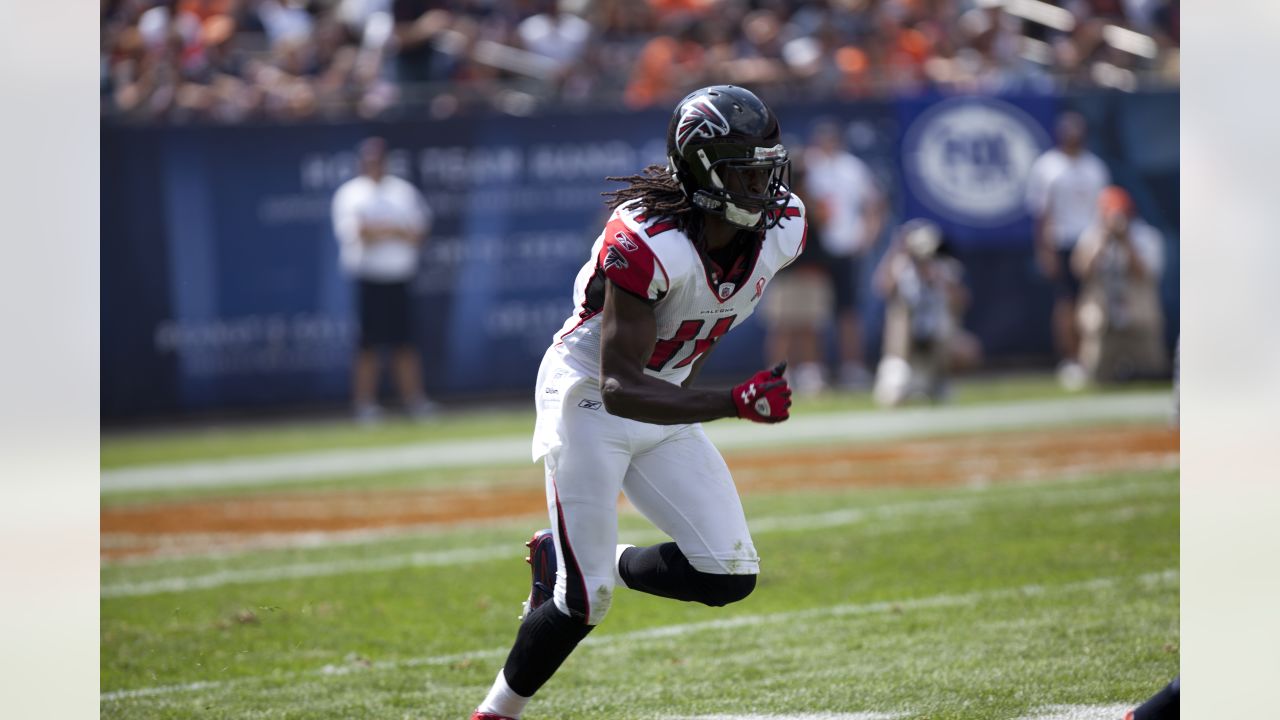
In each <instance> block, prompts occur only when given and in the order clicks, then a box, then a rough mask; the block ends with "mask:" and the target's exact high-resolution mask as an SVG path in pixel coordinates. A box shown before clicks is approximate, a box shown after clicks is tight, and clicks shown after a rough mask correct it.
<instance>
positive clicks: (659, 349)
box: [646, 315, 738, 370]
mask: <svg viewBox="0 0 1280 720" xmlns="http://www.w3.org/2000/svg"><path fill="white" fill-rule="evenodd" d="M737 317H738V316H737V315H730V316H729V317H722V318H720V319H719V320H716V323H715V324H714V325H712V326H711V331H710V332H708V333H707V336H706V337H705V338H701V339H695V338H697V337H698V333H699V332H701V331H702V326H703V324H705V322H706V321H705V320H685V321H684V322H682V323H680V327H678V328H676V334H675V335H674V336H672V337H671V338H670V339H669V340H659V341H658V342H656V343H654V345H653V354H652V355H650V356H649V364H648V365H646V367H648V368H649V369H650V370H661V369H662V368H664V367H666V365H667V363H669V362H671V358H673V357H675V355H676V353H677V352H679V351H680V348H682V347H684V344H685V343H687V342H689V341H691V340H692V341H693V352H691V353H689V356H688V357H686V358H685V359H683V360H681V361H680V362H678V363H676V364H675V367H678V368H682V367H684V366H686V365H688V364H689V363H691V362H693V361H694V360H696V359H697V358H698V356H699V355H701V354H702V353H704V352H706V351H707V350H708V349H710V348H711V345H712V344H714V343H715V341H716V340H718V339H719V338H720V336H721V335H724V334H725V333H727V332H729V328H731V327H733V321H734V320H735V319H737Z"/></svg>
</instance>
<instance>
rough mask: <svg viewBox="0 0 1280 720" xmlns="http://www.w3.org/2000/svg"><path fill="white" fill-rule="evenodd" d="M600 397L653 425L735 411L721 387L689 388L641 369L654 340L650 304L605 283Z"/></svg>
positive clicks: (712, 417) (614, 412) (622, 412)
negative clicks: (647, 373) (714, 388)
mask: <svg viewBox="0 0 1280 720" xmlns="http://www.w3.org/2000/svg"><path fill="white" fill-rule="evenodd" d="M600 328H601V338H600V397H601V399H602V400H604V407H605V409H606V410H608V411H609V413H610V414H612V415H618V416H620V417H625V418H630V419H632V420H639V421H641V422H647V423H655V424H658V425H678V424H680V423H694V422H703V421H705V420H715V419H718V418H723V417H733V416H734V415H737V409H736V407H735V406H734V403H733V400H732V399H731V398H730V396H729V393H728V392H727V391H725V390H691V389H687V388H682V387H680V386H678V385H672V384H671V383H669V382H666V381H665V380H659V379H658V378H655V377H653V376H651V375H646V374H645V372H644V366H645V363H647V362H649V355H650V354H652V353H653V346H654V343H655V342H657V340H658V325H657V321H656V319H655V318H654V314H653V306H651V305H650V304H649V303H647V302H645V301H644V300H641V299H640V298H638V297H636V296H634V295H632V294H630V293H628V292H627V291H625V290H620V289H618V287H617V286H616V285H614V283H613V281H609V282H607V283H605V290H604V313H603V315H602V316H601V325H600Z"/></svg>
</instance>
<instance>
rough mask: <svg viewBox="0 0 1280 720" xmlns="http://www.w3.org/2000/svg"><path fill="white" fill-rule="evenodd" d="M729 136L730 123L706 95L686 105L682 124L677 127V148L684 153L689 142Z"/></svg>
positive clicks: (681, 115) (681, 120)
mask: <svg viewBox="0 0 1280 720" xmlns="http://www.w3.org/2000/svg"><path fill="white" fill-rule="evenodd" d="M728 134H729V121H728V120H726V119H725V118H724V115H722V114H721V113H720V110H719V109H717V108H716V106H715V105H712V104H711V99H710V98H708V97H706V96H705V95H704V96H702V97H699V98H694V99H693V100H690V101H689V102H687V103H685V104H684V108H683V109H682V110H681V112H680V122H679V124H678V125H676V148H677V149H679V151H680V152H684V148H685V146H686V145H688V144H689V140H690V139H692V138H694V137H695V136H696V137H703V138H713V137H718V136H721V135H728Z"/></svg>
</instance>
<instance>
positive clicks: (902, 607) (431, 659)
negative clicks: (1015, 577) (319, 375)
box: [99, 569, 1178, 720]
mask: <svg viewBox="0 0 1280 720" xmlns="http://www.w3.org/2000/svg"><path fill="white" fill-rule="evenodd" d="M1133 579H1134V580H1136V581H1137V582H1139V583H1143V584H1164V583H1173V582H1177V581H1178V571H1177V570H1173V569H1169V570H1164V571H1162V572H1154V573H1146V574H1143V575H1139V576H1137V577H1136V578H1133ZM1126 580H1127V579H1126V578H1115V577H1103V578H1094V579H1092V580H1083V581H1080V582H1074V583H1064V584H1062V585H1022V586H1017V587H1009V588H1000V589H996V590H987V591H982V592H973V593H964V594H959V595H955V594H941V595H933V596H930V597H924V598H907V599H903V600H892V601H881V602H872V603H847V604H841V605H832V606H828V607H821V608H810V609H806V610H796V611H793V612H779V613H768V614H756V615H738V616H734V617H730V618H725V619H721V620H708V621H703V622H694V623H683V624H678V625H664V626H660V627H656V628H648V629H645V630H636V631H633V632H627V633H617V634H614V635H591V636H588V637H587V639H586V640H584V641H583V642H582V645H583V646H584V647H589V648H599V647H610V646H619V645H621V646H624V647H626V646H629V645H631V644H633V643H638V642H645V641H648V640H661V639H667V638H674V637H682V636H685V635H691V634H693V633H699V632H714V631H723V630H737V629H740V628H747V627H756V626H760V625H766V624H776V623H793V622H803V621H806V620H822V619H829V618H834V617H852V616H858V615H871V614H880V613H886V612H894V613H897V612H903V611H908V610H918V609H930V608H945V607H964V606H972V605H976V604H979V603H982V602H986V601H991V600H998V599H1002V598H1008V597H1025V596H1032V597H1040V596H1046V595H1054V594H1063V593H1070V592H1079V591H1086V590H1091V591H1097V590H1102V589H1106V588H1109V587H1113V586H1115V585H1117V584H1119V583H1121V582H1125V581H1126ZM508 650H509V648H507V647H502V648H490V649H486V650H478V651H473V652H464V653H451V654H448V655H435V656H428V657H421V658H409V659H406V660H395V661H383V662H375V663H371V664H369V665H367V666H356V665H353V666H333V665H326V666H324V667H322V668H318V669H316V670H312V671H309V672H295V673H288V674H283V675H280V674H273V675H271V676H270V677H269V678H267V677H265V676H261V677H244V678H237V679H233V680H215V681H205V682H194V683H184V684H181V685H160V686H154V687H145V688H135V689H132V690H113V691H110V692H104V693H101V695H100V696H99V699H100V700H101V701H102V702H112V701H117V700H128V699H134V698H144V697H150V696H156V695H172V694H182V693H190V692H198V691H203V690H223V689H227V688H231V687H234V686H239V685H243V684H245V683H249V682H255V681H261V680H264V679H270V680H272V681H276V682H294V681H297V680H305V679H308V678H310V679H320V678H327V677H335V676H340V675H347V674H351V673H357V672H369V671H374V670H395V669H402V668H409V667H419V666H424V665H452V664H454V663H458V662H463V661H466V660H480V659H493V658H501V657H504V656H505V655H506V654H507V652H508ZM1073 707H1074V706H1073ZM1050 710H1053V709H1052V708H1051V709H1050ZM1062 717H1063V720H1075V717H1074V716H1062ZM1088 717H1090V718H1092V717H1093V716H1088ZM1057 718H1058V716H1045V718H1044V720H1057ZM1037 720H1041V719H1040V718H1039V717H1037Z"/></svg>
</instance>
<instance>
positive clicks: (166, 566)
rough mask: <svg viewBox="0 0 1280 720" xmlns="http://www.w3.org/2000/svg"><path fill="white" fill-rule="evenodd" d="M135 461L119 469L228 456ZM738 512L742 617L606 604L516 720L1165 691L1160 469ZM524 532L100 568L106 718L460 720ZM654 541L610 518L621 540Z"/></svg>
mask: <svg viewBox="0 0 1280 720" xmlns="http://www.w3.org/2000/svg"><path fill="white" fill-rule="evenodd" d="M477 422H479V424H481V425H483V421H477ZM496 426H499V427H500V430H501V431H502V432H505V431H506V428H505V427H501V423H500V422H499V423H496ZM459 427H465V426H459ZM490 429H492V428H490ZM455 430H456V427H455ZM335 432H336V430H335ZM348 432H350V430H348ZM460 437H461V435H460ZM129 442H130V443H132V445H131V446H130V449H129V451H128V454H129V455H130V456H131V457H148V458H155V457H161V456H163V457H166V458H170V459H179V458H209V457H226V456H233V455H232V454H231V452H230V450H231V449H234V443H231V442H229V441H227V442H224V444H223V445H221V446H220V447H219V449H218V451H217V452H216V453H213V452H201V451H199V450H192V449H191V448H188V449H187V450H186V451H183V452H176V451H174V448H175V447H177V445H175V444H174V443H177V442H178V440H175V439H174V438H172V437H164V438H161V439H160V440H158V441H157V445H156V447H155V448H151V449H147V448H146V447H144V445H145V442H144V438H142V437H131V438H130V440H129ZM192 447H198V443H197V444H195V445H194V446H192ZM272 447H273V448H274V450H275V451H276V452H279V451H281V450H296V449H297V448H296V447H295V446H293V445H290V444H289V443H285V444H284V445H283V446H281V445H279V444H277V445H275V446H272ZM157 448H158V449H157ZM224 450H225V452H224ZM269 452H270V450H268V449H266V445H265V444H264V445H259V446H252V447H249V448H248V449H247V450H246V454H250V455H256V454H269ZM125 454H126V453H125V452H124V451H123V450H118V451H117V454H115V455H113V457H114V458H116V459H117V460H118V459H119V458H121V457H124V456H125ZM107 457H108V450H107V444H105V443H104V465H107V464H109V462H115V461H108V460H107ZM127 464H128V463H126V462H123V461H120V462H118V463H116V465H113V466H121V465H127ZM485 477H486V476H485V472H484V469H483V468H478V469H470V470H468V471H467V472H466V474H460V475H458V476H457V477H455V478H453V481H452V482H454V483H461V484H462V485H467V484H471V483H483V482H485ZM534 477H537V474H535V476H534ZM459 478H460V479H459ZM369 480H370V481H371V482H374V483H375V486H376V487H388V486H396V485H397V483H395V482H392V483H390V484H389V485H388V484H387V483H386V482H385V478H383V479H382V481H383V483H382V484H381V485H377V483H378V482H379V478H376V477H374V478H369ZM358 481H359V479H351V480H350V481H344V483H355V482H358ZM424 482H428V483H430V482H433V481H432V480H430V479H429V478H428V479H427V480H425V481H424ZM434 482H441V481H440V480H438V479H437V480H435V481H434ZM245 492H248V491H245ZM112 500H113V498H112V497H111V496H104V503H107V504H108V505H109V504H110V502H111V501H112ZM135 501H136V498H135ZM744 504H745V506H746V510H747V515H748V518H749V520H750V521H751V525H752V530H753V534H754V535H755V540H756V545H757V548H758V550H759V552H760V554H761V556H762V558H763V562H762V566H763V567H762V575H761V578H760V583H759V586H758V587H757V590H756V592H755V593H754V594H753V595H752V596H751V597H750V598H748V599H747V600H746V601H744V602H741V603H738V604H735V605H732V606H730V607H727V608H718V609H716V608H706V607H702V606H698V605H693V604H685V603H679V602H674V601H669V600H663V599H658V598H653V597H649V596H645V595H642V594H639V593H635V592H632V591H628V590H619V591H618V592H617V595H616V596H615V602H614V606H613V609H612V610H611V611H610V614H609V617H608V618H607V620H606V621H605V622H604V623H603V624H602V625H601V626H600V627H599V628H598V629H597V630H596V631H595V632H594V633H593V634H592V635H591V636H590V637H589V638H588V640H587V641H586V642H585V643H584V644H583V645H582V646H581V647H580V648H579V650H578V651H577V652H576V653H575V654H574V655H573V657H571V658H570V660H569V661H568V662H567V663H566V665H565V666H564V667H563V668H562V669H561V671H560V672H559V673H558V674H557V675H556V676H555V677H554V678H553V679H552V681H551V682H550V683H549V684H548V685H547V686H546V687H545V688H544V689H543V691H542V692H541V693H539V695H538V697H536V698H535V699H534V701H533V702H532V703H531V705H530V708H529V710H528V712H527V713H526V715H525V718H526V720H551V719H552V718H555V719H558V720H587V719H588V718H590V719H591V720H597V719H599V718H636V719H637V720H639V719H654V720H657V719H674V718H690V717H704V716H717V717H721V718H747V717H753V718H763V717H769V718H778V719H781V718H810V720H818V718H832V719H839V718H842V717H843V718H848V720H853V719H854V718H862V719H864V720H873V719H875V718H890V717H893V718H915V719H924V718H929V719H930V720H944V719H950V718H955V719H959V718H991V719H1000V720H1004V719H1008V720H1014V719H1021V718H1094V717H1097V718H1104V717H1115V718H1116V719H1117V720H1118V718H1119V712H1117V711H1116V708H1119V707H1120V706H1122V705H1133V704H1135V703H1136V702H1137V701H1140V700H1142V699H1144V698H1145V697H1147V696H1148V695H1150V694H1151V693H1152V692H1153V691H1154V690H1156V689H1158V688H1159V687H1160V686H1162V685H1163V684H1164V683H1165V682H1167V681H1168V680H1169V679H1170V678H1171V677H1172V676H1173V675H1174V674H1176V673H1177V671H1178V620H1179V615H1178V587H1179V579H1178V574H1177V568H1178V472H1177V470H1176V469H1156V470H1151V469H1143V470H1133V471H1123V472H1116V473H1109V474H1106V475H1101V476H1080V475H1079V474H1073V475H1070V476H1062V477H1041V478H1036V479H1034V480H1019V481H1017V482H1004V483H1002V482H994V483H989V484H983V485H982V486H980V487H979V486H974V487H943V488H939V487H932V488H881V489H827V490H821V491H817V490H805V491H799V492H788V493H768V494H764V493H757V494H748V495H746V496H745V497H744ZM531 513H532V514H531V515H530V516H528V517H527V518H517V519H509V520H503V521H499V522H487V523H480V524H470V525H462V526H455V527H443V528H439V529H432V530H417V531H414V532H413V533H409V534H404V533H401V534H391V535H385V536H378V535H370V536H369V537H362V538H347V539H345V540H343V541H341V542H317V543H315V544H313V545H309V546H293V547H287V548H276V549H260V550H255V551H251V552H237V553H223V554H218V555H204V556H198V557H178V558H167V559H148V560H126V561H116V562H104V565H103V569H102V576H101V589H102V595H103V599H102V601H101V638H100V639H101V673H102V674H101V687H102V693H103V694H102V699H101V714H102V716H103V717H107V718H180V717H192V718H348V717H358V718H424V719H428V720H437V719H439V720H445V719H448V718H466V717H467V716H468V713H469V712H470V710H471V709H472V707H474V705H475V704H476V703H477V702H478V701H479V700H480V699H481V698H482V697H483V695H484V693H485V691H486V690H487V688H488V685H489V684H490V682H491V681H492V679H493V677H494V674H495V673H496V672H497V671H498V668H499V667H500V666H501V664H502V661H503V658H504V657H505V654H506V651H507V649H508V647H509V644H510V642H511V640H512V638H513V637H514V633H515V630H516V624H517V620H516V615H517V614H518V612H519V607H520V601H521V600H523V599H524V595H525V594H526V593H527V591H528V586H527V583H528V572H527V566H526V565H525V564H524V563H523V562H522V557H523V554H524V548H523V547H522V543H523V541H524V540H525V539H526V538H527V535H528V533H529V532H530V531H531V530H533V529H537V528H538V527H540V526H542V525H543V524H545V518H542V517H539V515H538V514H537V508H533V509H531ZM661 539H662V538H661V536H660V535H658V534H657V533H656V532H655V531H653V530H652V528H651V527H650V526H649V525H648V524H647V522H646V521H645V520H644V519H643V518H641V517H639V516H637V515H634V514H624V516H623V538H622V540H623V541H629V542H635V543H647V542H654V541H659V540H661ZM842 713H843V714H845V715H843V716H842V715H841V714H842ZM1073 713H1074V714H1073ZM1090 713H1092V714H1090Z"/></svg>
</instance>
